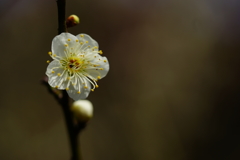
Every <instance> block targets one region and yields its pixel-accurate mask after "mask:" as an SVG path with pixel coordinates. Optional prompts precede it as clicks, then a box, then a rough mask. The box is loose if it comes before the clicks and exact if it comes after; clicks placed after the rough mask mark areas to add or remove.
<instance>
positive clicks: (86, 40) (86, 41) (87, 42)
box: [76, 33, 98, 48]
mask: <svg viewBox="0 0 240 160" xmlns="http://www.w3.org/2000/svg"><path fill="white" fill-rule="evenodd" d="M76 37H77V38H78V40H79V42H80V43H81V42H82V43H83V46H82V48H87V47H88V46H90V47H88V48H92V47H97V48H98V43H97V42H96V41H95V40H94V39H92V37H90V36H89V35H87V34H84V33H81V34H78V35H76Z"/></svg>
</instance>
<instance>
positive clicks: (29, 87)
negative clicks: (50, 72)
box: [0, 0, 240, 160]
mask: <svg viewBox="0 0 240 160" xmlns="http://www.w3.org/2000/svg"><path fill="white" fill-rule="evenodd" d="M66 10H67V15H70V14H77V15H78V16H79V17H80V19H81V23H80V25H78V26H76V27H74V28H70V29H69V30H68V31H69V32H70V33H72V34H75V35H76V34H79V33H87V34H89V35H91V36H92V37H93V38H94V39H95V40H97V41H98V43H99V44H100V49H102V50H103V52H104V56H106V57H107V58H108V59H109V62H110V72H109V74H108V76H106V78H104V79H103V80H101V81H99V86H100V88H99V89H97V90H95V92H94V93H91V94H90V96H89V98H88V99H89V100H91V101H92V103H93V105H94V110H95V112H94V114H95V115H94V118H93V119H92V120H91V121H90V122H89V124H88V127H87V129H86V130H85V131H84V132H83V134H82V136H81V139H80V141H81V148H82V153H83V157H84V160H123V159H124V160H238V159H240V136H239V135H240V76H239V75H240V63H239V61H240V45H239V42H240V41H239V37H240V1H238V0H201V1H199V0H184V1H178V0H101V1H99V0H88V1H86V0H72V1H69V0H68V1H67V7H66ZM0 24H1V25H0V46H1V51H0V53H1V58H0V75H1V78H0V82H1V92H0V160H33V159H34V160H43V159H44V160H54V159H56V160H69V159H70V150H69V145H68V137H67V132H66V128H65V122H64V119H63V113H62V110H61V107H60V106H59V105H58V104H57V102H56V101H55V100H54V99H53V97H52V96H51V95H49V93H48V92H47V90H46V88H45V87H44V86H42V85H41V84H40V80H41V79H42V78H43V77H44V75H45V71H46V67H47V64H46V63H45V62H46V60H51V58H50V57H49V56H48V54H47V53H48V51H50V49H51V41H52V39H53V37H54V36H55V35H56V34H57V27H58V26H57V5H56V2H55V0H45V1H43V0H1V1H0Z"/></svg>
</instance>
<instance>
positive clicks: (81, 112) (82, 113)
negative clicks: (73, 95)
mask: <svg viewBox="0 0 240 160" xmlns="http://www.w3.org/2000/svg"><path fill="white" fill-rule="evenodd" d="M71 111H72V112H73V115H74V117H75V118H76V119H77V120H78V121H79V122H87V121H89V120H90V119H91V118H92V117H93V105H92V103H91V102H90V101H88V100H78V101H75V102H73V104H72V106H71Z"/></svg>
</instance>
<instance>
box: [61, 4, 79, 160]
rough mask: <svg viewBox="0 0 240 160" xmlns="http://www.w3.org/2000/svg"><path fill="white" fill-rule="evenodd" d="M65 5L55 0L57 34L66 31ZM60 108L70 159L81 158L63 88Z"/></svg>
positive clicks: (67, 100)
mask: <svg viewBox="0 0 240 160" xmlns="http://www.w3.org/2000/svg"><path fill="white" fill-rule="evenodd" d="M65 6H66V0H57V7H58V34H61V33H62V32H66V31H67V28H66V22H65ZM59 102H60V104H61V106H62V110H63V113H64V117H65V121H66V126H67V130H68V135H69V140H70V145H71V154H72V159H71V160H81V156H80V152H79V146H78V133H80V132H76V126H75V125H74V122H73V115H72V112H71V111H70V106H69V97H68V94H67V92H66V91H65V90H64V91H62V98H61V99H60V100H59Z"/></svg>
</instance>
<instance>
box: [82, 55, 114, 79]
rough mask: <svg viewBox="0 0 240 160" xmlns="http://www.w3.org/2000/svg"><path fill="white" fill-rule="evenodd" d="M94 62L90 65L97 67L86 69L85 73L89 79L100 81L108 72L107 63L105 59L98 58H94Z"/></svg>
mask: <svg viewBox="0 0 240 160" xmlns="http://www.w3.org/2000/svg"><path fill="white" fill-rule="evenodd" d="M95 59H96V60H94V61H92V63H94V64H97V65H99V66H98V67H96V68H91V69H88V68H86V72H87V73H88V76H89V78H92V77H93V78H94V79H99V76H100V79H101V78H103V77H105V76H106V75H107V73H108V71H109V63H108V60H107V58H106V57H102V56H100V55H99V56H98V57H97V58H95Z"/></svg>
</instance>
